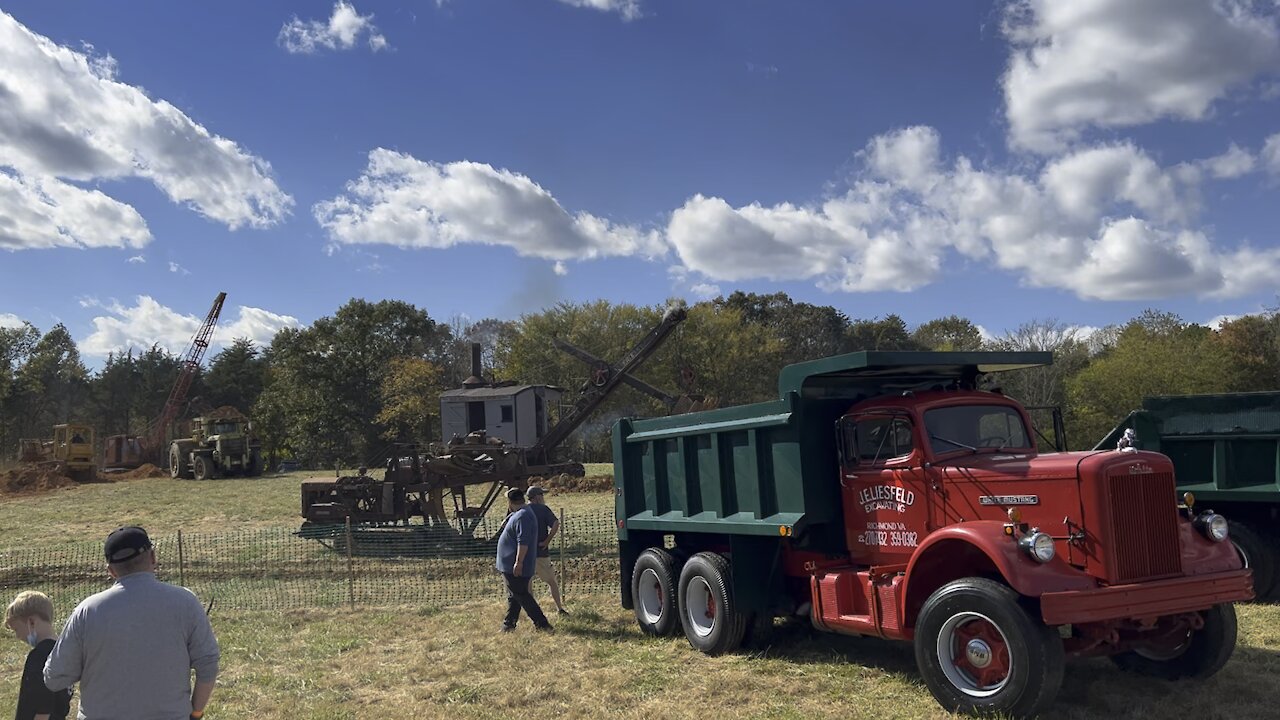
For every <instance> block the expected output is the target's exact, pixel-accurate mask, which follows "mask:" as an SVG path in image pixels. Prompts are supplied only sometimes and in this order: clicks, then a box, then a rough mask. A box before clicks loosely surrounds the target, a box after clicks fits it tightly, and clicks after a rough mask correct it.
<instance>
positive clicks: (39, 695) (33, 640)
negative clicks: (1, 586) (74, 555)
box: [4, 591, 71, 720]
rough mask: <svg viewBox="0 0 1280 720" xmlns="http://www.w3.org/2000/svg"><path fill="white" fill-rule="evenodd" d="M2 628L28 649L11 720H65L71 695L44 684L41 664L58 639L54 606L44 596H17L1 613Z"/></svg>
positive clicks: (41, 594) (25, 594)
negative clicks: (16, 704) (2, 616)
mask: <svg viewBox="0 0 1280 720" xmlns="http://www.w3.org/2000/svg"><path fill="white" fill-rule="evenodd" d="M4 624H5V626H6V627H8V628H9V629H10V630H12V631H13V634H14V635H15V636H17V638H18V639H19V640H25V641H26V643H27V644H28V645H30V646H31V652H29V653H27V662H26V663H25V664H24V665H23V666H22V684H21V685H20V686H19V688H18V710H17V712H16V713H15V714H14V716H13V717H14V720H66V717H67V714H68V713H70V712H71V693H70V692H68V691H66V690H62V691H60V692H55V691H53V690H50V689H49V688H48V687H46V686H45V684H44V662H45V660H46V659H48V657H49V653H50V652H51V651H52V650H53V646H54V641H55V640H56V639H57V637H58V634H57V633H55V632H54V631H53V602H52V601H50V600H49V597H48V596H47V595H45V594H44V593H38V592H31V591H27V592H21V593H18V597H16V598H14V599H13V602H11V603H9V607H8V608H6V609H5V611H4Z"/></svg>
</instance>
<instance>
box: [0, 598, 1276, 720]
mask: <svg viewBox="0 0 1280 720" xmlns="http://www.w3.org/2000/svg"><path fill="white" fill-rule="evenodd" d="M546 604H548V605H549V602H548V603H546ZM569 604H570V608H571V609H572V610H573V611H574V615H572V616H571V617H569V618H567V619H561V620H559V621H556V628H557V632H556V633H555V634H554V635H544V634H541V633H536V632H534V631H533V629H532V628H531V627H530V626H529V625H528V621H527V620H524V621H522V622H521V625H520V627H519V629H518V630H516V631H515V632H514V633H509V634H503V633H499V632H498V626H499V623H500V620H501V615H502V612H503V609H504V606H503V604H502V603H501V602H499V601H497V600H494V601H485V602H476V603H472V604H468V605H463V606H459V607H455V608H452V609H449V610H442V611H421V610H403V611H393V610H378V611H358V612H347V611H321V612H302V611H298V612H288V613H228V614H222V613H219V612H218V611H217V610H216V609H215V611H214V624H215V627H216V629H217V631H218V635H219V639H220V641H221V643H222V648H223V658H224V660H223V673H222V677H221V680H220V687H219V689H218V692H217V693H216V695H215V699H214V703H213V704H212V706H211V707H210V713H209V715H208V717H209V718H210V720H218V719H219V718H228V719H229V718H246V717H254V718H303V719H310V720H338V719H350V720H364V719H365V718H373V717H377V718H385V719H388V720H397V719H400V718H405V719H407V718H422V717H446V716H447V717H451V718H477V719H487V718H527V717H528V716H529V715H530V712H532V711H534V710H536V714H537V715H540V716H546V717H564V718H598V717H603V716H606V715H607V716H609V717H619V718H634V719H635V720H658V719H661V720H667V719H671V720H695V719H696V720H704V719H712V720H714V719H717V718H842V719H843V718H877V720H878V719H881V718H944V717H951V716H950V715H949V714H947V713H945V712H943V711H942V710H941V709H939V708H938V707H937V706H936V705H935V703H934V701H933V698H932V697H931V696H930V695H929V694H928V692H927V691H926V690H925V689H924V687H923V685H922V684H921V683H920V680H919V677H918V676H917V675H916V672H915V661H914V657H913V654H912V650H911V647H910V646H909V645H906V644H899V643H888V642H883V641H878V640H872V639H857V638H846V637H840V636H835V635H828V634H823V633H817V632H814V631H813V630H812V629H810V628H809V627H808V626H806V625H804V624H803V623H796V624H791V625H787V626H779V627H778V628H777V629H776V630H775V632H774V636H773V640H772V642H771V643H770V644H769V645H768V647H766V648H764V649H760V650H755V651H752V652H744V653H740V654H734V655H728V656H723V657H717V658H711V657H706V656H703V655H700V654H698V653H696V652H694V651H693V650H692V649H691V648H689V646H688V644H687V643H686V642H685V641H684V639H683V638H675V639H670V640H657V639H653V638H647V637H643V636H641V635H640V633H639V631H638V630H637V629H636V627H635V623H634V621H633V619H632V617H631V615H630V613H628V612H627V611H625V610H623V609H622V608H620V607H618V606H617V603H616V601H615V600H614V599H613V598H608V597H593V598H570V603H569ZM1240 617H1241V646H1240V648H1239V649H1238V650H1237V652H1236V656H1235V657H1234V659H1233V660H1232V661H1231V663H1230V664H1229V665H1228V666H1227V667H1226V669H1225V670H1223V671H1222V673H1220V674H1219V675H1218V676H1217V677H1215V678H1213V679H1211V680H1209V681H1206V682H1202V683H1197V682H1182V683H1167V682H1161V681H1156V680H1149V679H1145V678H1138V677H1134V676H1131V675H1124V674H1122V673H1119V672H1118V671H1116V670H1114V669H1113V667H1112V665H1111V663H1110V662H1109V661H1107V660H1104V659H1094V660H1088V661H1078V662H1073V663H1070V664H1069V665H1068V667H1067V674H1066V682H1065V684H1064V686H1063V689H1062V693H1061V694H1060V695H1059V699H1058V704H1057V705H1056V706H1055V707H1054V709H1053V710H1052V711H1051V712H1050V713H1049V714H1048V715H1047V716H1046V717H1047V718H1049V719H1050V720H1057V719H1070V720H1076V719H1083V718H1096V717H1108V718H1111V719H1112V720H1155V719H1156V718H1168V717H1200V718H1253V717H1259V718H1261V717H1272V716H1274V711H1275V708H1276V706H1277V705H1280V689H1278V688H1277V687H1276V683H1275V682H1274V678H1275V676H1276V673H1277V672H1280V660H1277V658H1278V657H1280V654H1278V653H1280V607H1277V606H1271V605H1261V606H1249V607H1241V609H1240ZM553 621H554V620H553ZM25 651H26V648H25V646H24V645H22V644H20V643H18V642H16V641H10V642H6V643H4V645H3V654H2V655H0V707H11V706H12V704H13V702H14V699H15V698H14V695H15V693H16V692H17V675H18V673H19V672H20V669H21V660H22V657H24V656H25Z"/></svg>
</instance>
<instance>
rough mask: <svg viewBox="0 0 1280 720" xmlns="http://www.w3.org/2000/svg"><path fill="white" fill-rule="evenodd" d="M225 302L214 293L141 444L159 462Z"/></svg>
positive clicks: (224, 295) (224, 298)
mask: <svg viewBox="0 0 1280 720" xmlns="http://www.w3.org/2000/svg"><path fill="white" fill-rule="evenodd" d="M226 299H227V294H226V293H224V292H220V293H218V297H216V298H214V300H213V307H211V308H209V314H208V315H206V316H205V318H204V323H202V324H201V325H200V329H199V330H197V331H196V334H195V336H194V337H192V338H191V344H190V345H188V346H187V350H186V352H184V353H183V354H182V364H181V365H179V366H178V379H177V380H174V382H173V389H172V390H171V391H169V399H168V400H166V401H165V403H164V409H163V410H161V411H160V417H158V418H156V422H155V425H153V426H152V428H151V432H150V433H149V435H148V437H147V443H146V445H145V447H146V450H147V453H148V454H150V455H152V456H153V457H155V458H158V459H160V460H161V461H163V460H164V459H165V458H166V457H167V456H166V454H165V452H164V449H165V448H166V447H167V444H168V443H167V441H168V438H167V437H166V435H168V432H169V427H170V426H171V425H173V421H174V420H177V419H178V412H179V411H180V410H181V409H182V403H184V402H186V399H187V391H188V390H190V389H191V381H192V380H194V379H195V377H196V373H198V372H200V362H201V361H202V360H203V359H204V353H205V351H206V350H208V349H209V341H210V339H211V338H212V337H213V329H214V327H215V326H217V324H218V316H219V315H221V314H222V302H223V301H224V300H226Z"/></svg>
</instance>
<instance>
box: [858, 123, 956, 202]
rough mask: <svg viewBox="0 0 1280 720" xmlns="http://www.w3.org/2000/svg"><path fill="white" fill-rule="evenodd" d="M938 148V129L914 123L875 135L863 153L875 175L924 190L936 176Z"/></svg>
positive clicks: (907, 186) (900, 184) (940, 139)
mask: <svg viewBox="0 0 1280 720" xmlns="http://www.w3.org/2000/svg"><path fill="white" fill-rule="evenodd" d="M941 148H942V138H941V137H940V136H939V135H938V131H937V130H935V129H934V128H931V127H927V126H924V125H915V126H913V127H908V128H904V129H902V130H899V131H898V132H895V133H892V134H886V135H877V136H876V137H874V138H872V139H871V142H869V143H867V149H866V150H864V151H863V155H864V157H865V159H866V162H867V166H868V167H869V168H870V169H871V171H872V172H873V173H874V174H876V175H877V176H879V177H881V178H884V179H885V180H888V181H890V182H892V183H894V184H896V185H899V186H901V187H905V188H909V189H911V190H927V189H929V186H931V185H933V184H934V183H935V182H937V180H938V173H939V161H940V157H941V152H942V149H941Z"/></svg>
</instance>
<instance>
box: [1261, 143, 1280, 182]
mask: <svg viewBox="0 0 1280 720" xmlns="http://www.w3.org/2000/svg"><path fill="white" fill-rule="evenodd" d="M1262 162H1263V165H1265V166H1266V168H1267V172H1269V173H1271V174H1272V175H1280V133H1276V134H1275V135H1272V136H1271V137H1269V138H1267V141H1266V143H1265V144H1264V145H1263V146H1262Z"/></svg>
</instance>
